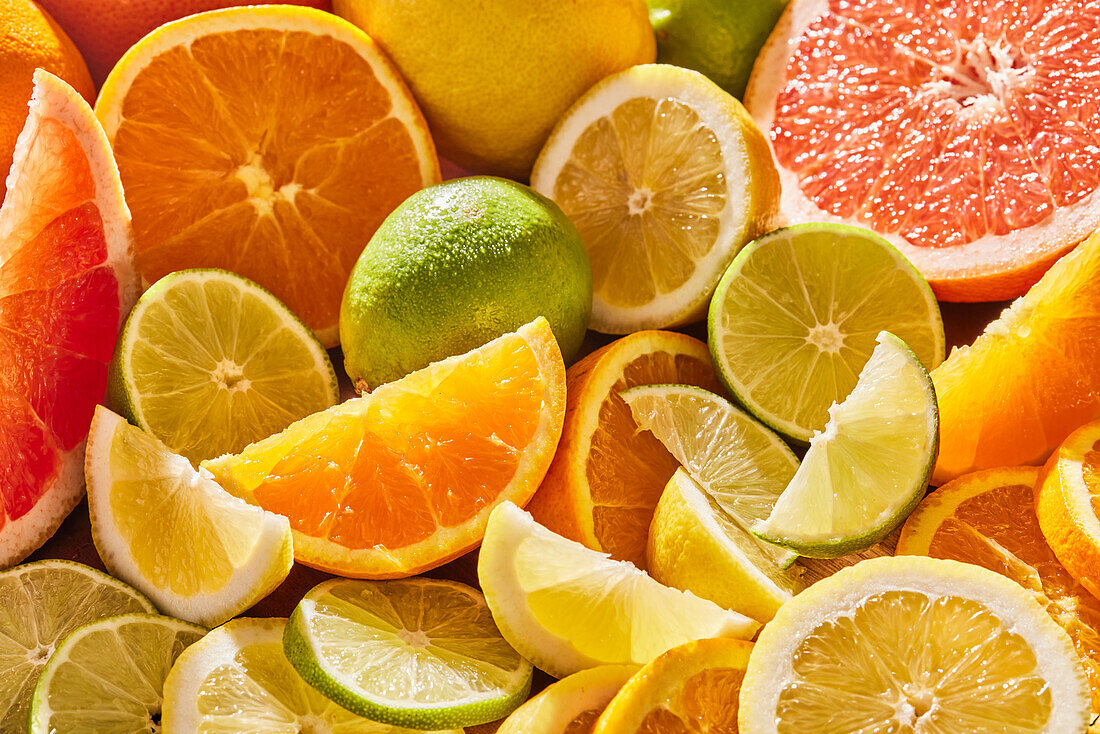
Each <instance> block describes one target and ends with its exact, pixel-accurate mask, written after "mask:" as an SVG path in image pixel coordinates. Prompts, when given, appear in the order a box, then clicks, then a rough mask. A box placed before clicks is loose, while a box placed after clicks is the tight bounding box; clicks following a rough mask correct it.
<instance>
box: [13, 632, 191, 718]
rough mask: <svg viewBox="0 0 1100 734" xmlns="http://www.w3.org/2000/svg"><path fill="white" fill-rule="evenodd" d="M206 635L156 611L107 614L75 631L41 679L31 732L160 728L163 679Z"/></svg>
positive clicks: (35, 695) (62, 645)
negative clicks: (184, 654)
mask: <svg viewBox="0 0 1100 734" xmlns="http://www.w3.org/2000/svg"><path fill="white" fill-rule="evenodd" d="M204 634H206V630H205V629H203V628H202V627H199V626H197V625H193V624H188V623H187V622H181V621H180V620H178V619H172V618H171V617H162V616H160V615H156V614H125V615H122V616H118V617H108V618H107V619H101V620H99V621H98V622H92V623H91V624H87V625H84V626H83V627H81V628H79V629H77V630H75V631H74V632H73V633H72V634H70V635H69V636H68V637H66V638H65V639H64V640H63V641H62V643H61V644H60V645H58V647H57V650H56V651H55V652H54V654H53V655H51V656H50V661H49V663H47V664H46V668H45V670H43V671H42V676H41V677H40V678H39V679H38V685H37V686H36V687H35V689H34V702H33V703H32V704H31V717H30V729H29V732H30V734H55V732H65V734H139V733H142V732H148V733H149V734H156V732H159V731H160V713H161V701H162V695H161V693H162V688H163V685H164V679H165V677H166V676H167V675H168V671H169V670H171V668H172V663H174V662H175V661H176V658H177V657H179V654H180V653H181V652H183V651H184V649H185V648H186V647H187V646H188V645H191V644H192V643H194V642H196V641H197V640H199V639H200V638H202V636H203V635H204Z"/></svg>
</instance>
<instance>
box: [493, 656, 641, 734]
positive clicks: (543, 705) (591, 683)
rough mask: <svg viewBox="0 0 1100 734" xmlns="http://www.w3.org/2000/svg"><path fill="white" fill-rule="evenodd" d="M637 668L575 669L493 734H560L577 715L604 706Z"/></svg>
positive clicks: (511, 717)
mask: <svg viewBox="0 0 1100 734" xmlns="http://www.w3.org/2000/svg"><path fill="white" fill-rule="evenodd" d="M638 670H639V666H637V665H599V666H596V667H595V668H587V669H585V670H580V671H577V672H576V673H573V674H572V675H569V676H566V677H565V678H562V679H561V680H560V681H557V682H555V683H551V684H550V685H549V686H547V687H546V688H544V689H543V690H542V691H541V692H540V693H538V694H536V695H535V696H532V697H531V698H530V699H529V700H528V701H527V702H526V703H524V704H523V705H522V706H520V707H519V708H517V709H516V710H515V711H514V712H513V713H512V714H511V715H510V716H509V717H508V718H507V719H505V721H504V723H503V724H502V725H501V727H500V728H499V729H497V731H496V734H562V732H563V731H564V730H565V727H566V726H568V725H569V723H570V722H572V721H573V720H574V719H575V718H576V717H577V716H579V715H580V714H582V713H584V712H585V711H589V710H593V709H597V708H602V707H604V706H606V705H607V704H608V702H610V701H611V699H612V698H614V696H615V694H616V693H618V692H619V689H621V688H622V687H623V685H624V684H625V683H626V682H627V680H629V679H630V678H631V676H633V675H634V674H635V673H637V672H638Z"/></svg>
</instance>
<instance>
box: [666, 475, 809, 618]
mask: <svg viewBox="0 0 1100 734" xmlns="http://www.w3.org/2000/svg"><path fill="white" fill-rule="evenodd" d="M763 546H769V547H774V546H770V544H766V543H763V542H762V541H761V540H760V539H758V538H756V537H755V536H753V535H752V534H750V533H749V532H748V531H747V530H746V529H745V527H744V526H743V525H742V524H741V523H739V522H737V521H736V520H734V519H733V518H732V517H731V516H730V515H729V514H727V513H726V512H725V511H723V510H722V508H721V506H720V505H719V504H718V503H717V502H715V501H714V499H713V498H712V497H711V496H710V494H709V493H708V492H707V491H706V490H705V489H703V487H701V486H700V485H699V484H697V483H696V482H695V480H694V479H692V478H691V477H690V476H689V475H688V474H687V472H685V471H684V470H683V469H677V470H676V473H675V474H673V475H672V479H670V480H668V486H666V487H665V491H664V493H663V494H661V500H660V501H659V502H658V503H657V510H656V511H655V512H654V513H653V524H652V525H651V526H650V528H649V546H648V548H647V552H646V557H647V559H648V561H649V573H650V574H651V575H652V576H653V578H655V579H657V580H658V581H660V582H661V583H662V584H666V585H668V586H672V587H674V588H677V589H682V590H684V591H690V592H692V593H693V594H696V595H697V596H700V597H702V598H704V599H710V600H711V601H712V602H714V603H715V604H717V605H718V606H720V607H723V608H725V609H732V610H733V611H735V612H740V613H741V614H744V615H746V616H749V617H752V618H753V619H755V620H757V621H759V622H767V621H768V620H769V619H771V618H772V617H774V616H775V612H776V611H777V610H778V609H779V607H781V606H782V605H783V604H784V602H786V601H787V600H788V599H790V598H791V596H792V595H793V594H795V593H797V592H798V591H799V590H800V589H801V588H802V583H801V581H800V580H799V578H800V573H799V572H800V570H801V569H791V570H789V571H784V570H782V569H781V568H780V567H779V566H777V565H776V563H775V560H774V559H775V557H774V555H773V554H772V553H770V552H769V551H768V550H765V549H764V548H763Z"/></svg>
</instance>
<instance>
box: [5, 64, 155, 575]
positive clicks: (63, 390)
mask: <svg viewBox="0 0 1100 734" xmlns="http://www.w3.org/2000/svg"><path fill="white" fill-rule="evenodd" d="M130 248H131V233H130V228H129V214H128V212H127V210H126V204H125V202H124V201H123V197H122V189H121V187H120V184H119V180H118V171H117V169H115V164H114V161H113V159H112V158H111V150H110V147H109V146H108V144H107V141H106V139H105V138H104V136H103V131H102V129H101V128H100V127H99V123H97V122H96V120H95V117H94V116H93V115H92V112H91V109H90V108H89V107H88V105H87V104H86V103H85V102H84V100H83V99H81V97H80V96H79V95H78V94H77V93H76V92H75V91H73V90H72V88H70V87H68V86H66V85H65V84H64V83H63V82H61V81H60V80H58V79H57V78H56V77H53V76H50V75H49V74H47V73H46V72H42V71H39V72H37V73H36V74H35V87H34V95H33V97H32V99H31V107H30V114H29V115H28V117H27V122H26V125H25V126H24V128H23V132H22V134H21V135H20V136H19V141H18V144H17V145H16V150H15V160H14V163H13V165H12V169H11V174H10V175H9V176H8V191H7V196H6V198H5V200H4V205H3V208H2V209H0V351H2V352H3V354H4V359H3V362H2V364H0V414H2V415H3V420H0V476H4V477H5V481H4V484H3V487H2V488H0V567H4V566H9V565H11V564H12V563H14V562H16V561H18V560H20V559H22V558H23V557H25V556H26V555H27V554H28V553H30V552H31V551H32V550H34V549H35V548H37V547H38V546H39V545H41V544H42V542H43V541H45V539H46V538H48V537H49V536H50V535H51V534H52V533H53V532H54V530H56V529H57V527H58V525H60V524H61V521H62V520H63V519H64V517H65V516H66V515H67V514H68V513H69V511H70V510H71V509H72V508H73V506H74V505H76V503H77V502H78V501H79V500H80V495H81V493H82V490H83V487H82V482H81V477H80V474H81V469H80V467H81V462H82V459H83V441H84V437H85V435H86V434H87V431H88V424H89V423H90V421H91V419H92V411H93V409H94V407H95V404H96V403H98V402H99V401H100V400H102V399H103V395H104V393H105V392H106V387H107V363H108V362H109V361H110V359H111V353H112V351H113V349H114V345H115V339H116V337H117V335H118V327H119V323H120V321H121V319H123V318H124V317H125V315H126V312H127V311H128V310H129V308H130V305H131V304H132V303H133V299H134V297H135V296H136V290H137V279H136V277H135V275H134V273H133V270H132V267H131V264H130Z"/></svg>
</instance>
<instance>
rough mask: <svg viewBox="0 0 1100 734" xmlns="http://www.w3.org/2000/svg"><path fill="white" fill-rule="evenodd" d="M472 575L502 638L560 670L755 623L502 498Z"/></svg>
mask: <svg viewBox="0 0 1100 734" xmlns="http://www.w3.org/2000/svg"><path fill="white" fill-rule="evenodd" d="M477 577H478V581H479V582H480V583H481V589H482V591H484V592H485V599H486V601H488V602H489V609H491V610H492V612H493V618H494V619H495V620H496V622H497V626H498V627H500V631H501V634H503V635H504V639H506V640H508V642H510V643H511V644H512V647H514V648H516V650H518V651H519V652H520V654H522V655H523V656H524V657H525V658H527V659H528V660H530V661H531V662H532V663H534V664H535V665H536V666H538V667H539V668H540V669H542V670H544V671H546V672H547V673H549V674H550V675H553V676H555V677H558V678H562V677H564V676H566V675H569V674H570V673H575V672H577V671H578V670H582V669H584V668H591V667H593V666H596V665H608V664H623V663H634V664H637V665H644V664H645V663H648V662H649V661H650V660H652V659H653V658H655V657H657V656H658V655H660V654H661V653H663V652H664V651H665V650H668V649H671V648H673V647H676V646H677V645H680V644H683V643H685V642H688V641H689V640H696V639H699V638H702V637H737V638H749V637H752V635H753V634H754V633H755V632H756V630H757V629H758V628H759V625H758V624H757V623H756V622H754V621H753V620H751V619H749V618H748V617H745V616H743V615H741V614H738V613H737V612H731V611H728V610H726V609H722V608H721V607H719V606H718V605H716V604H714V603H713V602H710V601H707V600H705V599H700V598H699V597H697V596H695V595H694V594H692V593H691V592H689V591H678V590H676V589H672V588H669V587H667V586H663V585H662V584H660V583H658V582H656V581H654V580H653V579H651V578H650V577H649V576H648V575H646V573H645V572H644V571H640V570H639V569H637V568H635V567H634V566H633V565H632V564H630V563H627V562H624V561H615V560H612V559H610V558H608V557H607V555H606V554H603V553H599V552H598V551H594V550H592V549H590V548H585V547H584V546H583V545H581V544H580V543H576V542H574V541H572V540H569V539H567V538H563V537H562V536H560V535H557V534H555V533H552V532H550V531H549V530H547V529H546V528H544V527H543V526H541V525H539V524H538V523H537V522H535V520H534V519H533V518H532V517H531V515H530V514H528V513H526V512H524V511H523V510H521V509H519V508H518V507H516V506H515V505H513V504H512V503H510V502H506V503H504V504H502V505H500V506H499V507H498V508H497V509H495V510H494V511H493V514H492V515H491V516H490V517H489V527H488V528H487V529H486V531H485V542H484V543H483V544H482V546H481V552H480V554H479V556H478V563H477ZM582 610H583V611H582Z"/></svg>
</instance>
